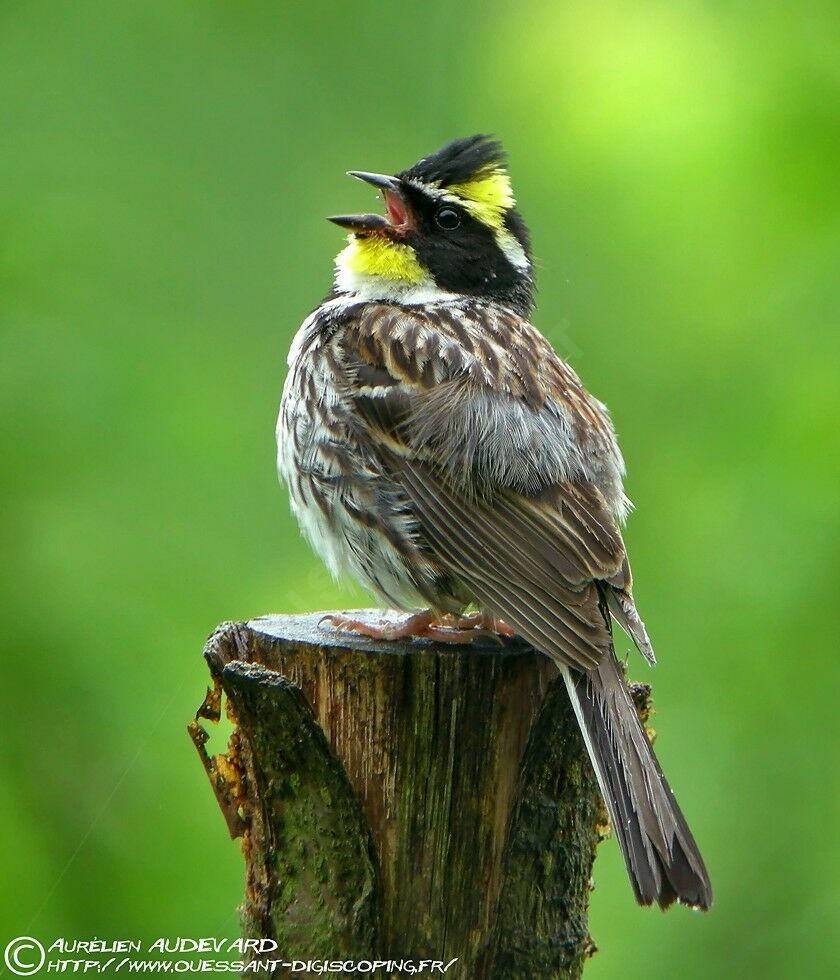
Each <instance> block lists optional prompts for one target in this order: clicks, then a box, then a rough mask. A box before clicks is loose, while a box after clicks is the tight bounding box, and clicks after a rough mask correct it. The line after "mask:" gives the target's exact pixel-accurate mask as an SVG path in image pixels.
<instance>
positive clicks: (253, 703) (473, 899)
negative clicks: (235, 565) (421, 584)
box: [190, 611, 605, 980]
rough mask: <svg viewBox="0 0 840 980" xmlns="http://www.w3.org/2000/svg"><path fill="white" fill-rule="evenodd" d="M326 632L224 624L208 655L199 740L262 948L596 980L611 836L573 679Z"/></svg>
mask: <svg viewBox="0 0 840 980" xmlns="http://www.w3.org/2000/svg"><path fill="white" fill-rule="evenodd" d="M364 615H367V616H375V615H376V613H375V612H371V611H367V612H365V613H364ZM319 619H320V616H318V615H310V616H271V617H264V618H262V619H255V620H251V621H250V622H248V623H228V624H223V625H222V626H220V627H219V628H218V629H217V630H216V632H215V633H214V634H213V635H212V636H211V638H210V640H209V641H208V644H207V647H206V649H205V657H206V660H207V663H208V665H209V668H210V672H211V675H212V678H213V682H214V686H213V689H212V690H211V691H209V692H208V697H207V699H206V700H205V702H204V704H203V705H202V707H201V708H200V709H199V712H198V714H197V716H196V721H194V722H193V723H192V724H191V725H190V732H191V735H192V737H193V740H194V742H195V744H196V747H197V748H198V750H199V754H200V755H201V757H202V761H203V763H204V765H205V768H206V769H207V772H208V775H209V777H210V779H211V783H212V785H213V788H214V791H215V793H216V796H217V799H218V801H219V805H220V807H221V809H222V812H223V814H224V815H225V819H226V821H227V824H228V829H229V831H230V833H231V836H241V837H242V841H243V851H244V854H245V862H246V889H245V901H244V903H243V906H242V929H243V935H244V936H246V937H248V938H267V939H275V940H277V942H278V944H279V955H280V958H284V959H294V958H297V959H303V960H308V959H312V958H316V959H320V960H324V959H335V958H341V959H348V958H355V959H371V960H373V959H379V960H396V961H399V960H403V959H415V960H420V959H425V960H438V961H443V962H444V963H448V962H449V961H450V960H452V959H453V958H455V957H457V963H456V964H455V965H453V966H452V967H450V969H449V970H448V971H447V973H446V976H447V977H448V978H453V977H454V978H459V980H519V978H522V980H526V978H527V980H533V978H536V977H539V978H541V980H542V978H545V980H548V978H552V977H579V976H580V974H581V971H582V969H583V964H584V962H585V960H586V958H587V956H589V955H590V954H591V952H592V951H593V950H594V946H593V945H592V941H591V939H590V937H589V932H588V928H587V908H588V902H589V891H590V874H591V870H592V862H593V859H594V855H595V847H596V845H597V843H598V841H599V839H600V836H601V831H602V830H603V822H604V819H605V818H604V814H603V810H602V805H601V802H600V796H599V793H598V789H597V785H596V782H595V778H594V775H593V773H592V769H591V767H590V765H589V762H588V760H587V758H586V752H585V749H584V746H583V744H582V739H581V737H580V734H579V732H578V727H577V723H576V721H575V718H574V714H573V712H572V710H571V706H570V704H569V701H568V698H567V696H566V693H565V690H564V688H563V684H562V681H561V680H560V679H559V678H558V677H557V674H556V670H555V668H554V666H553V665H552V664H551V663H550V662H549V661H548V659H547V658H545V657H544V656H542V655H541V654H539V653H537V652H536V651H534V650H532V649H531V648H530V647H528V646H527V645H525V644H524V643H523V642H521V641H519V640H510V641H504V642H502V641H495V640H492V639H491V640H486V641H485V640H481V641H476V642H474V643H473V644H472V645H469V646H449V645H443V644H436V643H429V642H425V641H416V640H415V641H394V642H382V641H373V640H368V639H365V638H362V637H359V636H353V635H350V634H347V633H338V632H336V631H334V630H333V629H332V628H329V627H327V628H319V626H318V621H319ZM222 692H223V693H224V695H225V697H226V699H227V710H228V712H229V714H230V716H231V718H232V720H233V722H234V725H235V730H234V734H233V736H232V738H231V741H230V745H229V748H228V752H227V753H226V754H224V755H219V756H214V757H210V756H208V754H207V751H206V748H205V742H206V740H207V734H206V732H205V730H204V729H203V727H202V726H201V724H200V721H199V719H209V720H215V719H218V718H219V716H220V711H221V700H222ZM273 955H274V957H275V958H276V957H277V956H278V954H273ZM376 975H377V976H386V975H391V974H389V973H388V972H387V971H385V972H379V973H377V974H376ZM394 975H397V974H396V973H395V974H394Z"/></svg>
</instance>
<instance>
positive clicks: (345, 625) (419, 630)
mask: <svg viewBox="0 0 840 980" xmlns="http://www.w3.org/2000/svg"><path fill="white" fill-rule="evenodd" d="M322 623H329V624H330V625H331V626H334V627H335V628H336V629H338V630H349V631H350V632H352V633H359V634H360V635H361V636H369V637H370V638H371V639H374V640H401V639H407V638H409V637H415V636H416V637H422V638H424V639H427V640H437V641H438V642H441V643H471V642H472V641H473V640H474V639H476V637H479V636H494V637H496V638H497V639H498V638H499V637H500V636H513V635H514V633H513V630H512V629H511V628H510V626H508V625H507V623H505V622H503V621H502V620H501V619H493V618H492V617H491V616H485V615H483V614H481V613H474V614H472V615H470V616H461V617H455V616H450V615H446V616H441V617H440V618H436V617H435V613H434V612H433V611H432V610H431V609H421V610H420V611H419V612H416V613H411V614H410V615H408V616H405V617H403V618H402V619H401V620H398V621H396V622H380V623H371V622H369V621H367V620H364V619H354V618H353V617H352V616H345V615H343V614H342V613H330V614H329V615H327V616H324V617H323V618H322V619H321V620H320V622H319V623H318V625H319V626H320V625H321V624H322Z"/></svg>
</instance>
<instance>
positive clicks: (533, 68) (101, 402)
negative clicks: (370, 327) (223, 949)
mask: <svg viewBox="0 0 840 980" xmlns="http://www.w3.org/2000/svg"><path fill="white" fill-rule="evenodd" d="M832 6H833V11H832ZM838 38H840V18H838V16H837V7H836V5H830V4H826V5H825V6H824V7H822V8H821V7H820V5H819V4H799V3H795V2H793V0H790V2H787V3H779V4H761V3H758V2H742V3H732V4H723V3H698V2H695V3H690V2H659V3H650V4H648V3H645V4H639V3H638V2H631V0H627V2H614V3H606V4H592V3H589V2H582V0H580V2H574V3H556V2H549V0H545V2H543V3H538V2H524V3H519V4H516V5H514V4H510V3H503V2H496V3H479V2H474V3H465V4H462V5H455V4H452V3H448V2H440V0H435V2H427V3H423V4H401V5H398V4H386V3H375V2H370V0H353V2H352V3H338V2H335V3H331V4H317V3H311V4H294V5H292V4H284V3H267V2H266V3H249V2H240V3H233V2H227V3H222V2H204V3H199V2H192V3H183V2H171V0H170V2H162V0H146V2H144V3H142V4H123V3H113V2H105V0H102V2H99V3H93V2H79V0H76V2H63V3H62V2H50V3H45V2H37V0H29V2H14V0H11V2H10V0H6V2H3V3H0V321H2V339H0V403H1V404H2V412H0V432H1V434H0V450H1V451H2V522H3V528H2V544H1V545H0V546H2V553H3V560H2V574H3V587H2V592H1V593H0V596H1V597H2V607H3V613H4V619H3V621H4V623H5V626H4V629H3V645H4V647H5V651H4V653H3V665H4V667H3V683H2V687H0V709H2V718H3V748H4V757H3V765H2V767H0V925H2V935H0V940H2V941H3V943H5V941H6V938H8V937H9V936H11V935H17V934H19V933H30V934H34V935H36V936H41V937H44V938H49V937H54V936H56V935H66V936H70V937H72V936H78V937H92V936H94V935H95V936H98V937H101V938H102V937H104V938H124V937H134V936H138V937H149V938H154V937H156V936H160V935H227V934H230V935H234V934H235V933H236V927H237V921H236V914H235V906H236V904H237V902H238V901H239V899H240V896H241V891H242V870H241V864H242V862H241V857H240V855H239V852H238V845H236V844H234V843H230V842H229V841H228V840H227V839H226V834H225V829H224V826H223V822H222V819H221V816H220V814H219V812H218V810H217V809H216V806H215V804H214V802H213V800H212V798H211V795H210V791H209V789H208V786H207V783H206V779H205V777H204V774H203V772H202V771H201V769H200V767H199V765H198V762H197V760H196V758H195V754H194V751H193V749H192V747H191V746H190V744H189V742H188V740H187V737H186V735H185V731H184V728H185V725H186V722H187V720H188V719H189V718H190V716H191V714H192V712H193V711H194V709H195V708H196V706H197V705H198V703H199V701H200V700H201V697H202V695H203V692H204V687H205V670H204V667H203V664H202V662H201V659H200V653H201V647H202V643H203V640H204V638H205V636H206V634H207V633H208V632H209V631H210V630H211V629H212V628H213V626H214V625H215V624H216V623H217V622H219V621H221V620H223V619H231V618H247V617H250V616H252V615H256V614H260V613H265V612H269V611H277V612H279V611H294V610H304V609H318V608H324V607H330V606H340V605H342V604H348V603H358V602H360V601H364V599H363V598H362V596H361V594H360V593H359V592H357V591H354V589H353V587H352V586H342V587H339V586H336V585H335V584H333V583H332V582H331V581H330V579H329V578H328V576H327V574H326V572H325V571H324V569H323V568H322V566H321V564H320V563H319V561H318V560H317V559H316V558H315V557H314V556H313V555H312V554H311V553H310V552H309V550H308V549H307V547H306V546H305V545H304V544H303V542H302V541H301V540H300V538H299V536H298V532H297V528H296V527H295V525H294V523H293V521H292V519H291V517H290V516H289V514H288V507H287V501H286V497H285V493H284V492H281V490H280V489H279V488H278V486H277V484H276V478H275V473H274V445H273V428H274V417H275V413H276V407H277V403H278V399H279V396H280V390H281V385H282V381H283V377H284V373H285V356H286V350H287V347H288V345H289V341H290V339H291V337H292V334H293V332H294V331H295V329H296V328H297V326H298V324H299V323H300V321H301V320H302V319H303V317H304V316H305V315H306V313H307V312H308V311H309V309H310V308H311V307H312V306H313V305H314V304H315V303H317V301H318V300H319V298H320V297H321V295H322V294H323V293H324V292H325V290H326V288H327V287H328V285H329V282H330V276H331V262H332V258H333V255H334V254H335V252H336V251H337V250H338V249H339V247H340V246H341V236H340V233H339V232H338V231H337V230H336V229H335V228H334V227H333V226H331V225H329V224H327V222H326V221H324V220H323V219H324V216H325V215H327V214H333V213H336V212H344V211H348V210H358V209H363V208H366V207H367V206H368V205H370V203H371V202H372V195H371V193H370V190H369V189H366V188H364V187H362V186H361V185H358V184H355V183H354V182H352V181H350V180H348V179H347V178H346V177H344V171H345V170H347V169H349V168H364V169H371V170H380V171H394V170H397V169H400V168H402V167H403V166H406V165H408V164H410V163H411V162H413V161H414V160H415V159H416V158H417V157H419V156H421V155H423V154H424V153H426V152H428V151H430V150H432V149H434V148H436V147H437V146H438V145H440V144H441V143H443V142H445V141H447V140H449V139H451V138H453V137H455V136H461V135H466V134H469V133H473V132H477V131H490V132H494V133H496V134H498V135H499V136H500V137H501V138H502V139H503V140H504V142H505V144H506V146H507V148H508V151H509V155H510V159H511V167H512V172H513V177H514V186H515V189H516V192H517V195H518V198H519V201H520V204H521V207H522V210H523V211H524V213H525V215H526V218H527V219H528V220H529V222H530V224H531V226H532V229H533V237H534V243H535V251H536V255H537V257H538V261H539V284H540V293H539V310H538V314H537V317H536V322H537V324H538V325H539V326H540V327H541V328H542V329H543V330H544V331H545V332H546V333H547V334H548V336H549V337H550V338H551V339H552V341H553V342H554V343H555V344H556V346H557V347H558V349H559V350H560V351H561V352H562V353H564V354H565V355H567V356H568V357H569V358H570V359H571V361H572V363H573V364H574V365H575V367H576V368H577V369H578V370H579V372H580V373H581V375H582V376H583V378H584V380H585V381H586V383H587V384H588V385H589V386H590V388H591V389H592V390H593V391H594V392H595V393H596V394H598V395H599V396H600V397H602V398H603V399H605V400H606V401H607V402H608V403H609V405H610V407H611V409H612V411H613V415H614V418H615V420H616V424H617V427H618V430H619V433H620V435H621V437H622V443H623V447H624V450H625V455H626V456H627V458H628V460H629V462H630V476H629V492H630V494H631V496H632V498H633V499H634V501H635V502H636V505H637V512H636V514H635V515H634V516H633V517H632V518H631V521H630V524H629V527H628V530H627V538H628V544H629V548H630V553H631V555H632V556H633V562H634V570H635V576H636V581H637V595H638V598H639V601H640V605H641V608H642V610H643V614H644V616H645V619H646V620H647V622H648V626H649V627H650V629H651V632H652V635H653V637H654V641H655V644H656V648H657V651H658V653H659V657H660V664H661V666H660V667H659V668H658V669H657V671H656V672H655V674H654V675H650V674H648V673H647V670H646V668H645V667H644V666H643V665H641V663H640V661H639V660H635V661H634V664H633V668H632V673H633V674H634V675H635V676H637V677H641V678H644V679H652V680H653V681H654V683H655V694H656V699H657V703H658V705H659V711H658V713H657V715H656V722H655V723H656V727H657V729H658V730H659V733H660V734H659V742H658V750H659V753H660V756H661V758H662V760H663V764H664V767H665V769H666V770H667V771H668V773H669V774H670V776H671V780H672V783H673V784H674V785H675V787H676V788H677V791H678V794H679V797H680V800H681V801H682V803H683V805H684V809H685V810H686V812H687V813H688V814H689V816H690V819H691V822H692V825H693V827H694V829H695V831H696V835H697V837H698V839H699V841H700V842H701V845H702V846H703V849H704V851H705V854H706V857H707V860H708V864H709V867H710V869H711V872H712V876H713V879H714V884H715V889H716V897H717V901H716V905H715V907H714V909H713V911H712V912H711V913H710V914H709V915H707V916H702V915H699V914H694V913H691V912H688V911H686V910H682V909H676V910H672V911H671V912H670V913H668V914H667V915H662V914H660V913H659V912H657V911H652V910H639V909H637V908H636V906H635V905H634V903H633V900H632V896H631V893H630V889H629V887H628V885H627V882H626V880H625V876H624V871H623V868H622V866H621V863H620V859H619V857H618V852H617V848H616V846H615V843H614V842H608V843H606V844H605V845H604V846H603V847H602V849H601V853H600V856H599V859H598V862H597V865H596V890H595V892H594V895H593V901H592V923H591V926H592V932H593V936H594V937H595V939H596V941H597V943H598V945H599V947H600V950H601V951H600V952H599V954H598V955H597V956H596V957H595V959H594V960H593V961H592V962H591V964H590V966H589V967H588V972H587V974H586V975H587V977H590V978H617V977H621V978H635V977H643V976H644V977H651V976H652V977H657V978H659V977H676V976H679V977H703V978H706V977H729V976H736V975H742V974H743V973H744V972H745V971H750V973H751V975H752V976H757V977H762V978H775V977H797V978H799V977H808V978H810V977H823V976H829V975H830V974H832V973H833V972H834V970H835V969H836V966H837V959H836V954H837V949H836V932H837V928H836V922H837V911H838V883H837V882H838V875H837V871H838V867H837V862H836V858H837V854H836V851H835V849H834V842H835V841H836V829H837V808H836V801H837V792H836V791H837V776H836V771H837V728H836V723H835V721H834V718H835V717H836V707H835V700H836V695H837V674H836V672H835V671H834V670H833V668H834V664H835V661H836V658H837V653H836V636H837V634H836V630H835V629H834V624H835V622H836V619H835V613H836V609H837V605H838V600H837V579H836V574H837V557H838V521H839V520H840V511H839V510H838V505H837V489H838V467H837V461H838V445H837V430H838V415H840V413H839V412H838V410H839V409H840V390H839V389H840V385H838V371H837V356H838V327H840V322H838V321H840V316H838V305H837V292H838V266H840V222H839V221H838V207H839V206H840V186H838V173H840V115H839V114H838V106H840V41H838ZM430 952H433V951H430ZM834 975H836V973H835V974H834Z"/></svg>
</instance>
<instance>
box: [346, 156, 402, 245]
mask: <svg viewBox="0 0 840 980" xmlns="http://www.w3.org/2000/svg"><path fill="white" fill-rule="evenodd" d="M347 175H348V176H349V177H355V178H356V179H357V180H363V181H364V182H365V183H366V184H370V185H371V186H373V187H375V188H377V190H379V191H380V192H381V194H382V197H383V198H384V199H385V210H386V214H384V215H383V214H338V215H334V216H333V217H331V218H328V219H327V220H328V221H332V223H333V224H336V225H338V226H339V227H340V228H346V229H347V230H348V231H352V232H354V233H355V234H357V235H369V234H373V233H380V234H381V233H383V232H389V233H394V232H398V233H399V232H404V231H407V230H408V229H409V228H410V227H411V225H412V222H411V214H410V212H409V210H408V206H407V205H406V203H405V198H404V197H403V193H402V184H401V181H400V180H398V178H396V177H387V176H386V175H385V174H369V173H366V172H365V171H364V170H349V171H348V172H347Z"/></svg>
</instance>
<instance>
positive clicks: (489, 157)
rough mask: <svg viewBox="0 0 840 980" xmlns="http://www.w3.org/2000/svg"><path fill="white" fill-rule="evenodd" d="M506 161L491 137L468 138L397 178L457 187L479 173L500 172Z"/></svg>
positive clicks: (456, 142) (448, 146)
mask: <svg viewBox="0 0 840 980" xmlns="http://www.w3.org/2000/svg"><path fill="white" fill-rule="evenodd" d="M505 160H506V157H505V151H504V150H503V149H502V144H501V143H500V142H499V141H498V140H496V139H493V137H492V136H482V135H477V136H467V137H465V138H464V139H460V140H453V141H452V142H451V143H447V144H446V146H443V147H441V148H440V149H439V150H438V151H437V152H435V153H432V154H431V155H430V156H427V157H423V159H422V160H419V161H418V162H417V163H415V164H414V166H413V167H409V168H408V170H403V172H402V173H400V174H397V176H398V177H400V178H402V179H406V178H407V179H409V180H411V179H414V180H420V181H423V182H424V183H431V182H432V181H439V182H440V183H441V185H442V186H443V187H446V186H447V185H449V184H460V183H462V182H463V181H466V180H469V178H470V177H474V176H475V175H476V174H478V173H481V172H482V171H485V170H496V169H500V168H503V167H504V166H505Z"/></svg>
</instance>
